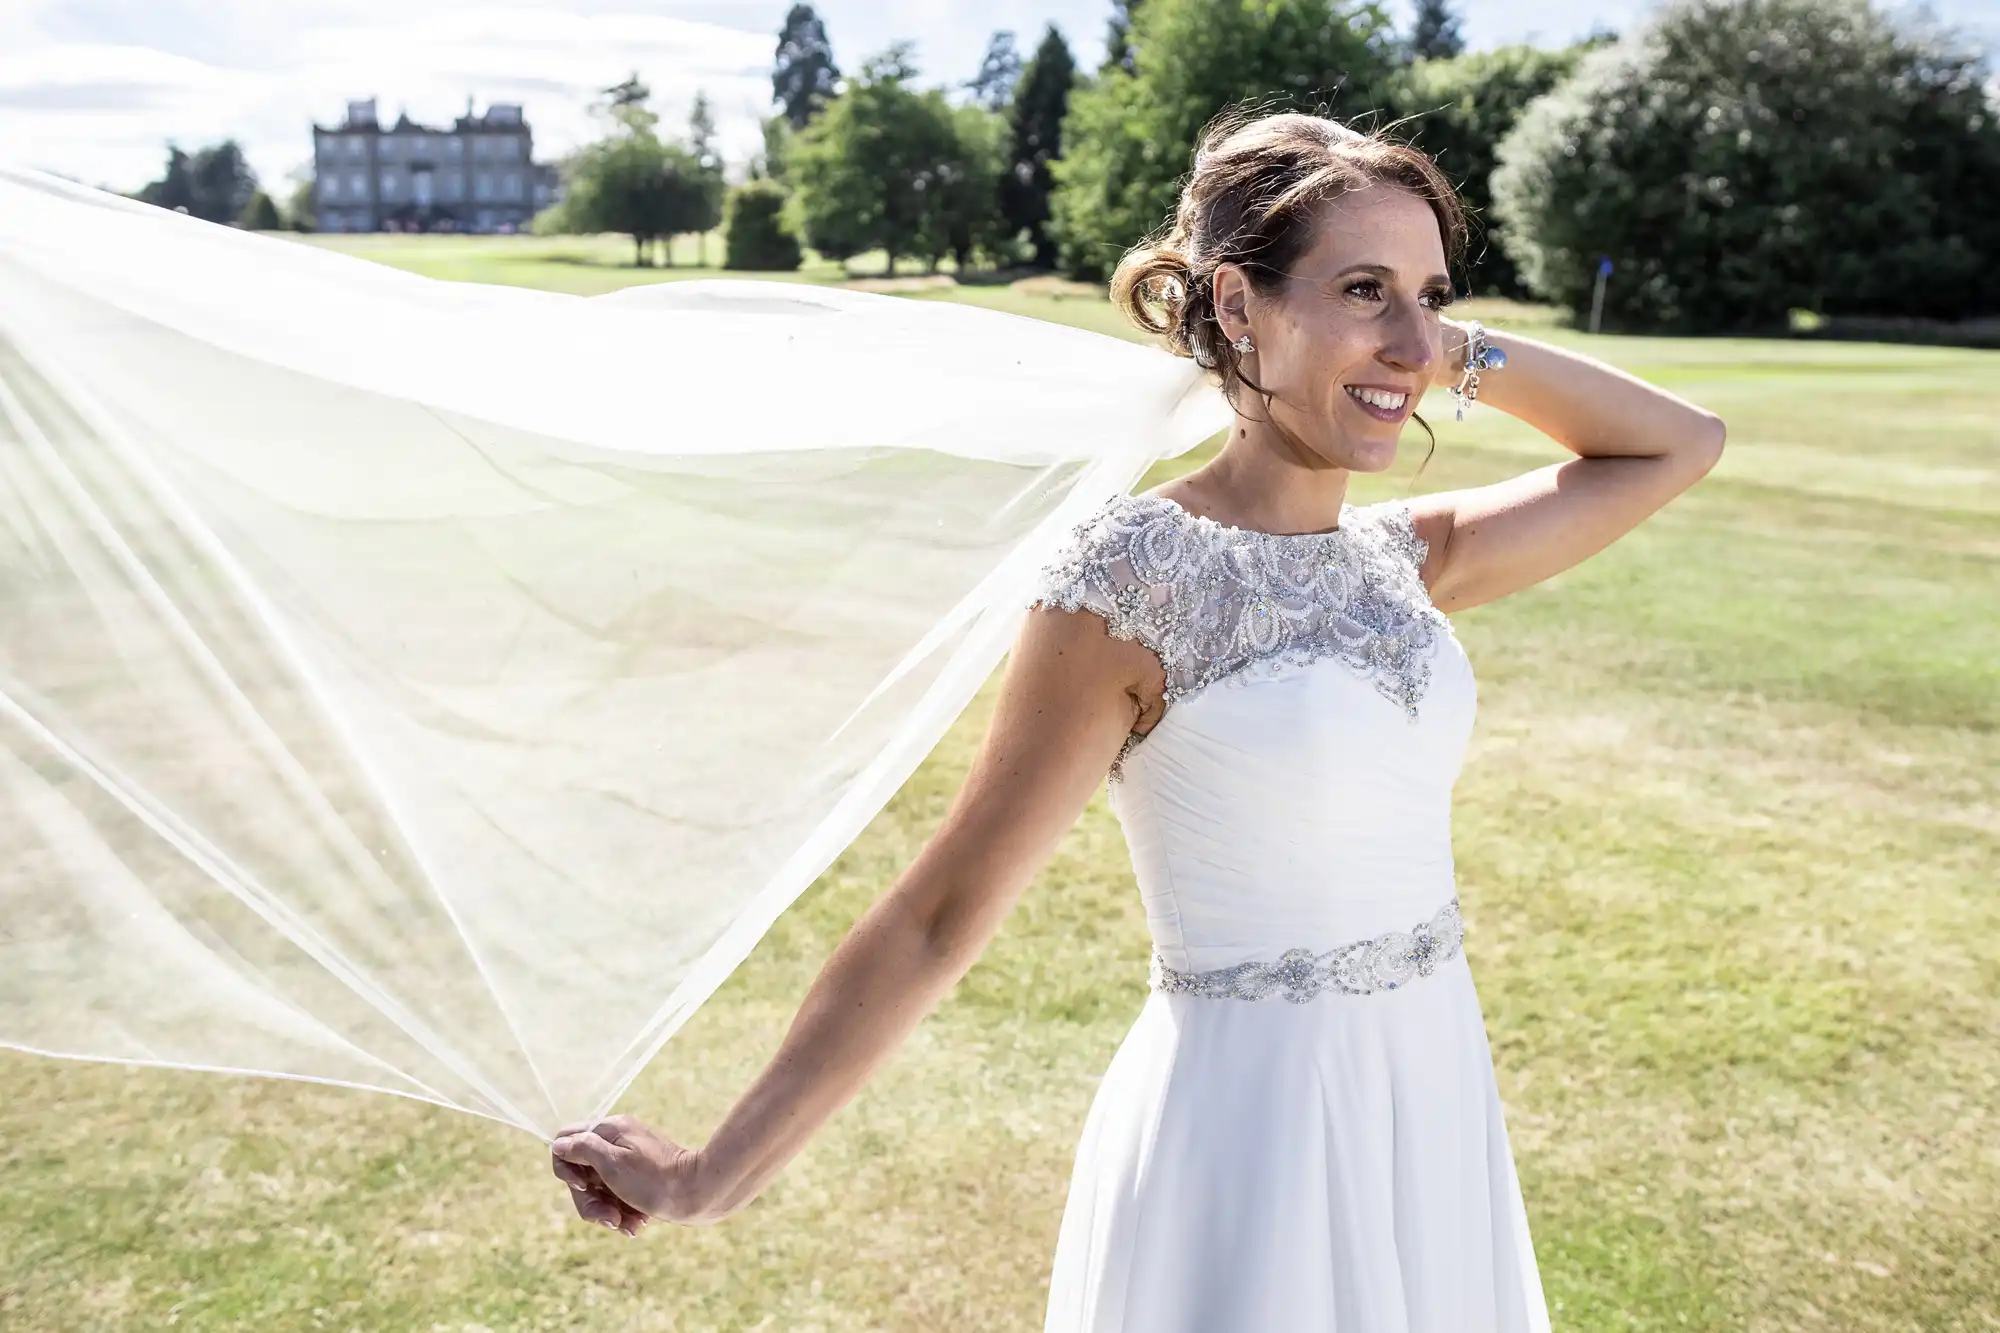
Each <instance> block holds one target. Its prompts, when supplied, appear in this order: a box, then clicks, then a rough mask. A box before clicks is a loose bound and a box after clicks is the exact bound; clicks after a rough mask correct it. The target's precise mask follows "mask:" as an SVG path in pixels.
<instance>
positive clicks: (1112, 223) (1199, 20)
mask: <svg viewBox="0 0 2000 1333" xmlns="http://www.w3.org/2000/svg"><path fill="white" fill-rule="evenodd" d="M1131 18H1132V29H1131V33H1130V37H1129V42H1130V46H1131V49H1132V52H1133V61H1132V63H1133V69H1132V72H1130V73H1127V72H1126V71H1125V70H1124V69H1123V68H1119V67H1116V66H1113V67H1111V68H1108V69H1106V70H1105V71H1104V72H1103V73H1101V74H1100V75H1099V76H1098V78H1097V80H1096V81H1095V82H1094V83H1093V84H1091V85H1090V86H1088V87H1085V88H1080V89H1078V90H1077V91H1076V93H1075V94H1074V95H1073V96H1072V97H1071V98H1070V112H1069V118H1068V119H1067V120H1066V121H1065V122H1064V124H1063V131H1062V133H1063V156H1062V159H1061V160H1060V161H1058V162H1056V163H1055V164H1054V167H1053V173H1054V176H1055V181H1056V189H1055V195H1054V198H1053V200H1052V202H1051V212H1052V214H1053V216H1052V219H1051V228H1052V230H1053V231H1054V233H1055V235H1056V238H1057V242H1058V245H1059V246H1060V249H1061V255H1062V263H1063V266H1064V268H1065V269H1067V270H1068V271H1070V272H1071V273H1073V274H1076V275H1077V276H1079V277H1101V276H1103V274H1104V273H1105V272H1106V271H1107V270H1108V269H1109V267H1110V266H1111V265H1112V264H1113V263H1114V262H1115V261H1116V260H1117V257H1118V255H1119V254H1120V253H1121V252H1122V251H1123V250H1124V249H1125V248H1126V247H1127V246H1130V245H1132V244H1133V243H1135V242H1137V241H1138V240H1139V239H1140V238H1142V237H1143V236H1145V235H1146V234H1147V233H1148V232H1150V231H1152V230H1153V229H1154V228H1156V227H1158V226H1159V225H1160V224H1161V223H1163V222H1164V221H1165V220H1166V218H1167V215H1168V213H1169V211H1170V210H1171V209H1172V207H1173V203H1174V196H1175V191H1176V189H1177V186H1178V183H1179V181H1180V179H1181V178H1182V176H1183V175H1184V174H1185V173H1186V171H1187V170H1188V166H1189V163H1190V160H1191V158H1192V155H1193V152H1194V146H1195V141H1196V138H1197V136H1198V135H1199V134H1200V132H1201V128H1202V126H1204V125H1205V124H1207V122H1208V121H1209V120H1210V119H1211V118H1213V117H1214V115H1215V114H1216V113H1217V112H1219V111H1221V110H1223V109H1224V108H1225V107H1228V106H1230V105H1232V104H1234V103H1238V102H1241V101H1245V100H1249V99H1255V100H1258V101H1262V102H1265V103H1266V104H1269V105H1273V106H1274V107H1283V106H1287V105H1289V106H1292V107H1296V108H1297V109H1301V110H1318V109H1320V108H1321V107H1323V106H1326V105H1329V104H1331V105H1332V106H1333V109H1334V110H1335V111H1336V112H1337V113H1339V114H1343V115H1347V116H1350V117H1352V116H1353V115H1354V114H1355V113H1356V112H1359V111H1366V110H1370V109H1373V108H1374V107H1376V106H1377V105H1378V104H1379V101H1378V99H1380V98H1381V97H1382V96H1383V95H1384V94H1385V92H1386V85H1387V82H1388V79H1389V76H1390V74H1391V72H1392V70H1393V69H1394V67H1395V61H1396V56H1397V39H1396V36H1395V33H1394V32H1393V30H1392V29H1391V27H1390V23H1389V18H1388V14H1387V12H1386V11H1385V10H1384V9H1383V8H1382V7H1381V6H1380V5H1379V4H1375V3H1366V2H1363V3H1354V2H1350V0H1146V3H1145V5H1144V7H1143V8H1140V9H1138V10H1137V11H1136V12H1132V14H1131Z"/></svg>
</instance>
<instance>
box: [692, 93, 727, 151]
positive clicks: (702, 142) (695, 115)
mask: <svg viewBox="0 0 2000 1333" xmlns="http://www.w3.org/2000/svg"><path fill="white" fill-rule="evenodd" d="M688 151H690V152H692V153H693V154H694V158H695V161H697V162H699V163H700V164H701V166H702V169H703V170H705V171H721V170H722V153H721V152H720V151H719V150H718V149H717V148H716V146H715V108H714V107H713V106H711V105H709V101H708V94H707V93H705V92H703V91H701V90H700V89H699V88H697V89H695V94H694V105H693V106H692V107H690V108H689V110H688Z"/></svg>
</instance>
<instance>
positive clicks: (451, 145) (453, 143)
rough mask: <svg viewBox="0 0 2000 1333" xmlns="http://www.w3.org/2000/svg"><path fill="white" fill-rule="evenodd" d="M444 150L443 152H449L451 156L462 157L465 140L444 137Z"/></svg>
mask: <svg viewBox="0 0 2000 1333" xmlns="http://www.w3.org/2000/svg"><path fill="white" fill-rule="evenodd" d="M444 150H445V152H447V153H449V154H450V155H451V156H453V157H464V156H465V140H463V139H446V140H445V141H444Z"/></svg>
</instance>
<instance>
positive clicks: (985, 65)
mask: <svg viewBox="0 0 2000 1333" xmlns="http://www.w3.org/2000/svg"><path fill="white" fill-rule="evenodd" d="M1020 78H1021V53H1020V52H1019V51H1016V50H1015V49H1014V34H1013V33H1011V32H996V33H994V34H993V39H992V40H991V41H989V42H988V43H987V44H986V58H985V59H984V60H981V61H980V62H979V73H978V75H977V76H976V77H974V79H973V80H972V82H971V83H968V84H966V85H965V86H966V87H967V88H969V89H971V90H972V99H973V100H974V101H975V102H977V103H979V105H981V106H983V107H985V108H986V109H987V110H988V111H1004V110H1006V109H1007V105H1008V103H1010V102H1012V101H1013V100H1014V85H1015V84H1016V83H1017V82H1019V81H1020Z"/></svg>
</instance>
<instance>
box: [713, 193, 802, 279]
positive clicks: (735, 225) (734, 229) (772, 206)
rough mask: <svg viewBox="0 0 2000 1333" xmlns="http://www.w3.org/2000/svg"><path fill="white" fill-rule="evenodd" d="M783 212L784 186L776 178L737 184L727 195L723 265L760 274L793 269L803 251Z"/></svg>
mask: <svg viewBox="0 0 2000 1333" xmlns="http://www.w3.org/2000/svg"><path fill="white" fill-rule="evenodd" d="M784 215H785V187H784V186H782V185H780V184H778V183H777V182H776V181H772V180H757V181H751V182H749V183H748V184H746V185H742V186H740V187H738V188H737V189H736V190H735V191H734V192H733V193H731V194H730V196H729V217H728V220H727V221H726V222H725V223H724V224H723V226H724V228H725V232H724V240H723V253H722V266H723V267H724V268H730V269H749V270H752V271H755V272H763V273H790V272H792V271H794V270H796V269H797V268H798V266H799V265H800V264H801V263H803V262H804V261H805V254H804V252H803V251H801V250H800V248H799V238H798V234H797V233H796V232H794V231H793V230H792V229H791V227H790V225H789V224H788V223H787V222H786V221H785V216H784Z"/></svg>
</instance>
